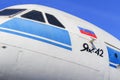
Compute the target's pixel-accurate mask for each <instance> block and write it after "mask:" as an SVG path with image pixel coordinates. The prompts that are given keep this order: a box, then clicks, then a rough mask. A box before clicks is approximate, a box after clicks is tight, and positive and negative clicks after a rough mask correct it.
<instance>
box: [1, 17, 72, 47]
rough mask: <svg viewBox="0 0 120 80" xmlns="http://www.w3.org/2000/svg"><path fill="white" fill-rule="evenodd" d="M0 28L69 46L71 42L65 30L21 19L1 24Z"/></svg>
mask: <svg viewBox="0 0 120 80" xmlns="http://www.w3.org/2000/svg"><path fill="white" fill-rule="evenodd" d="M0 27H3V28H8V29H12V30H17V31H21V32H25V33H30V34H33V35H37V36H41V37H44V38H47V39H51V40H54V41H57V42H60V43H63V44H66V45H69V46H71V40H70V36H69V33H68V31H67V30H64V29H60V28H57V27H54V26H50V25H47V24H42V23H37V22H33V21H29V20H25V19H22V18H13V19H11V20H9V21H7V22H5V23H3V24H1V25H0Z"/></svg>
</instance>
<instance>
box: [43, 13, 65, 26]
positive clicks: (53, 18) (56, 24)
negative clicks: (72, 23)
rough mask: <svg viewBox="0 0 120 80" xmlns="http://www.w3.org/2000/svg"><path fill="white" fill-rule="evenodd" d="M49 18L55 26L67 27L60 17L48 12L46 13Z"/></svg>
mask: <svg viewBox="0 0 120 80" xmlns="http://www.w3.org/2000/svg"><path fill="white" fill-rule="evenodd" d="M45 15H46V17H47V19H48V22H49V23H50V24H52V25H55V26H58V27H61V28H65V27H64V26H63V25H62V24H61V23H60V22H59V21H58V19H57V18H56V17H55V16H53V15H51V14H48V13H45Z"/></svg>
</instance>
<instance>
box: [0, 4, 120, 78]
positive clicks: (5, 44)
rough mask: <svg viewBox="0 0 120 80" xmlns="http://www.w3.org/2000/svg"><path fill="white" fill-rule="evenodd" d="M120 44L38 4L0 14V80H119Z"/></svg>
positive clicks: (90, 26) (86, 24) (98, 30)
mask: <svg viewBox="0 0 120 80" xmlns="http://www.w3.org/2000/svg"><path fill="white" fill-rule="evenodd" d="M119 75H120V41H119V40H118V39H117V38H115V37H114V36H112V35H111V34H109V33H108V32H106V31H104V30H102V29H101V28H99V27H97V26H96V25H94V24H92V23H90V22H88V21H86V20H83V19H81V18H78V17H76V16H73V15H71V14H68V13H66V12H63V11H60V10H57V9H54V8H50V7H47V6H42V5H37V4H22V5H15V6H10V7H7V8H4V9H2V10H0V80H120V76H119Z"/></svg>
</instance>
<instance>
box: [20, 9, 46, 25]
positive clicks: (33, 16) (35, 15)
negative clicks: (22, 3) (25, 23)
mask: <svg viewBox="0 0 120 80" xmlns="http://www.w3.org/2000/svg"><path fill="white" fill-rule="evenodd" d="M38 16H40V17H38ZM21 17H23V18H26V19H31V20H34V21H39V22H43V23H45V22H46V21H45V18H44V15H43V13H42V12H41V11H37V10H32V11H29V12H27V13H25V14H23V15H21Z"/></svg>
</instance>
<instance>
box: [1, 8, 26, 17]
mask: <svg viewBox="0 0 120 80" xmlns="http://www.w3.org/2000/svg"><path fill="white" fill-rule="evenodd" d="M25 10H26V9H14V8H10V9H4V10H1V11H0V16H11V15H15V14H18V13H21V12H23V11H25Z"/></svg>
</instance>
